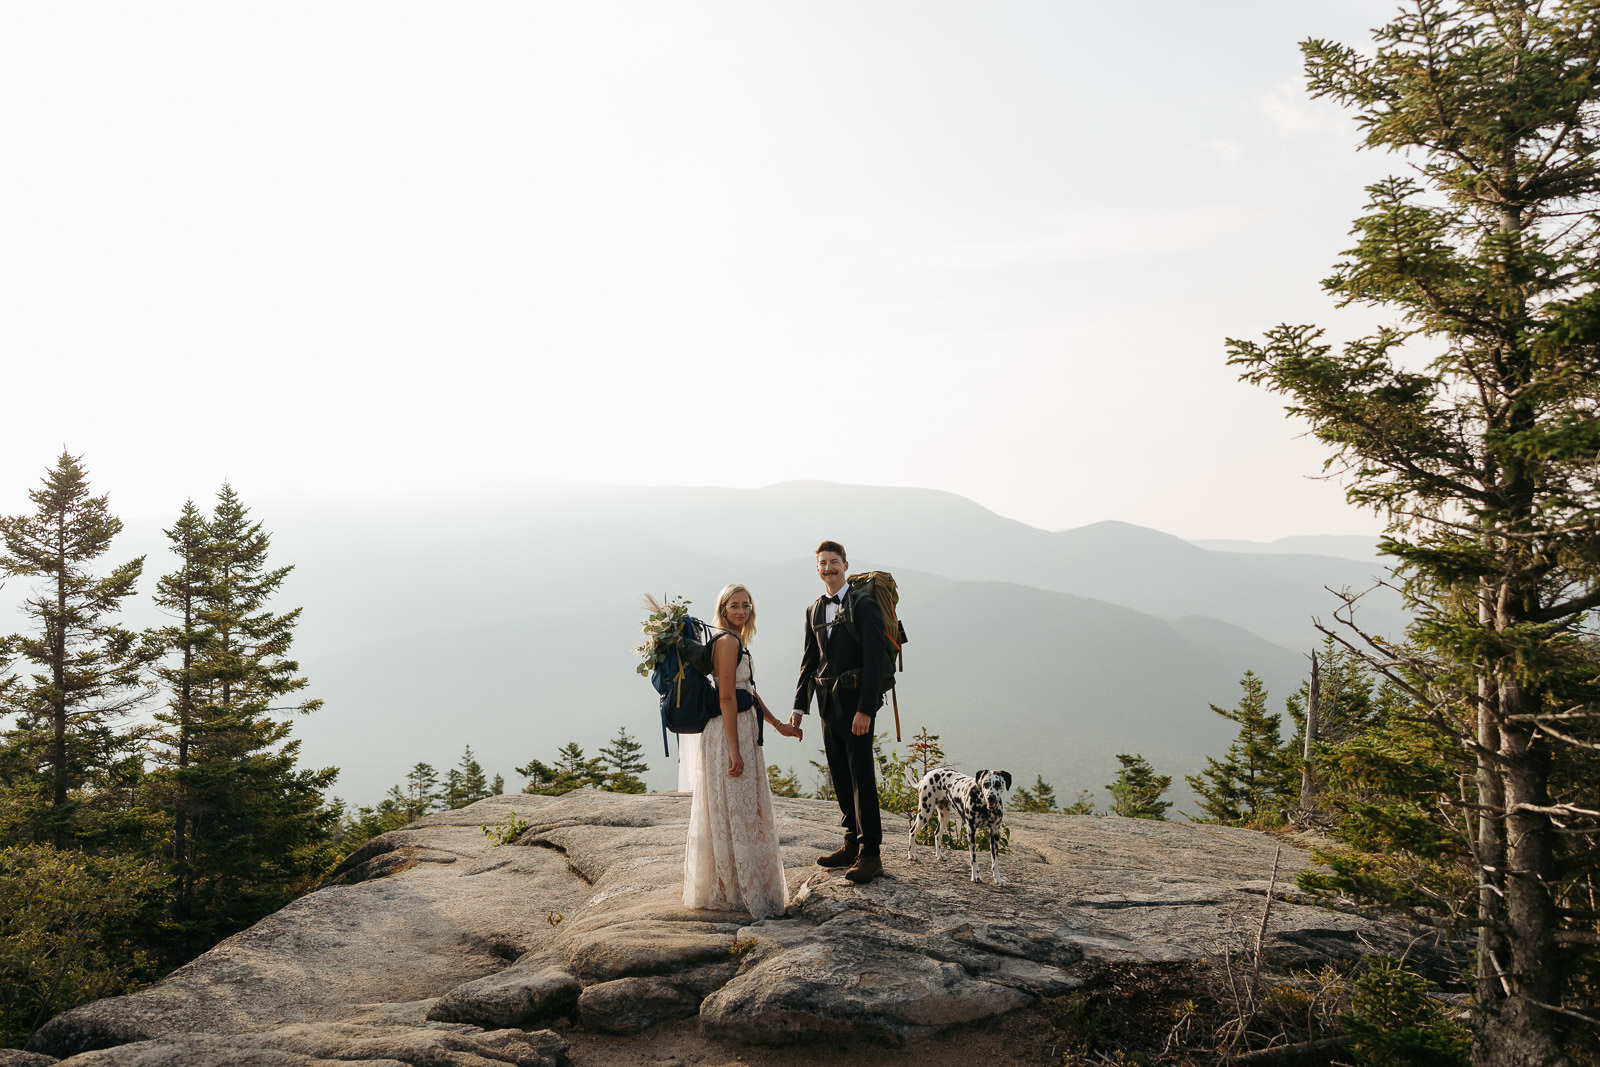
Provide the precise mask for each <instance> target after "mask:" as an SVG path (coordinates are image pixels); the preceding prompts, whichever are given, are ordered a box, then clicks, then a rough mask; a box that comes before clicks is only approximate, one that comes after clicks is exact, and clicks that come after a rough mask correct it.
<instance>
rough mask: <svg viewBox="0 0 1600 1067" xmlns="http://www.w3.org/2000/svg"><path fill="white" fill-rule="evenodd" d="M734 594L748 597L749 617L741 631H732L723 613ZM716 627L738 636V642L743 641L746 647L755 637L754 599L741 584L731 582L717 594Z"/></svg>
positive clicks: (730, 624) (731, 625)
mask: <svg viewBox="0 0 1600 1067" xmlns="http://www.w3.org/2000/svg"><path fill="white" fill-rule="evenodd" d="M736 593H743V594H744V595H745V596H748V597H750V617H749V618H748V619H746V620H745V621H744V628H743V629H742V630H736V629H734V627H733V624H732V623H730V622H729V621H728V617H727V615H725V614H724V613H723V612H724V609H726V608H727V606H728V601H730V600H732V599H733V597H734V594H736ZM716 625H717V627H718V628H719V629H723V630H727V631H728V632H729V633H734V634H738V635H739V640H741V641H743V642H744V643H745V644H747V645H748V644H749V643H750V641H751V639H752V638H754V637H755V635H756V598H755V597H754V596H752V595H751V593H750V590H749V589H748V588H746V587H745V586H744V585H743V584H742V583H740V582H731V583H729V584H728V585H725V586H723V587H722V592H720V593H718V594H717V616H716Z"/></svg>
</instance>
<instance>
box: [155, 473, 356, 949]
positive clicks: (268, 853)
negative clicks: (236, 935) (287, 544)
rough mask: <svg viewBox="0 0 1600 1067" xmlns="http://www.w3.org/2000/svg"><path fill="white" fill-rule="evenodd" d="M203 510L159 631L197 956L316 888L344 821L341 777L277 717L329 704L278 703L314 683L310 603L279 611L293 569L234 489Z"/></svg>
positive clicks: (174, 535) (188, 942) (183, 884)
mask: <svg viewBox="0 0 1600 1067" xmlns="http://www.w3.org/2000/svg"><path fill="white" fill-rule="evenodd" d="M197 518H198V513H197V512H195V510H194V509H193V508H192V507H191V508H185V509H184V512H183V513H182V514H181V515H180V516H179V520H178V523H176V524H175V525H174V527H173V530H172V531H169V535H168V536H169V539H171V540H172V542H173V550H174V552H175V553H176V554H178V555H179V557H180V564H179V568H178V570H176V571H174V572H173V573H172V574H170V575H168V576H167V579H165V580H164V581H163V583H162V586H161V591H160V596H161V597H162V599H163V601H164V606H165V607H166V608H167V610H168V611H169V612H172V613H173V615H174V625H173V626H170V627H167V628H165V629H164V630H162V631H158V634H157V635H158V636H164V638H165V648H166V649H167V651H168V654H169V657H170V658H172V660H173V662H172V663H171V665H169V666H168V668H167V669H166V677H167V681H168V687H169V691H171V692H172V693H173V697H172V699H169V702H168V710H167V712H166V713H165V714H164V720H165V724H166V725H167V727H168V729H167V730H166V731H165V732H164V733H163V734H162V735H161V736H160V737H159V738H158V741H159V743H160V745H161V753H162V756H163V759H164V762H165V763H166V764H167V765H168V767H169V772H168V773H169V775H170V781H171V786H170V795H171V796H172V797H173V798H174V802H175V805H176V806H175V810H174V813H173V817H174V825H175V826H176V824H177V821H178V819H180V818H181V819H182V821H183V824H184V826H185V832H184V834H183V835H182V846H183V848H184V851H183V852H181V853H178V854H175V855H174V864H175V873H176V874H177V875H178V876H179V877H178V881H177V882H176V883H175V886H174V899H173V909H172V911H173V917H174V919H175V921H176V923H177V925H178V926H179V929H180V930H181V931H182V933H183V935H184V941H183V948H184V951H185V952H188V951H192V950H193V949H194V948H196V947H198V946H199V945H203V944H208V943H210V941H211V940H214V939H215V938H216V937H218V936H222V935H226V934H228V933H231V932H233V931H234V930H238V929H241V928H243V927H244V926H247V925H249V924H250V923H252V922H254V921H256V920H257V919H259V918H260V917H261V916H263V915H265V914H268V913H269V912H271V911H273V910H275V909H277V908H279V907H281V906H282V905H283V904H284V903H286V902H287V901H288V900H290V899H292V898H293V896H294V895H295V894H296V893H298V892H300V891H301V890H302V889H304V888H305V887H306V886H307V885H308V884H309V882H310V880H311V879H312V878H314V877H315V876H316V875H317V874H319V873H320V872H321V870H322V869H323V868H324V867H325V866H326V863H327V860H328V858H329V856H330V852H329V849H330V848H331V846H332V838H333V835H334V833H335V829H336V825H337V815H336V813H335V811H334V810H333V809H331V808H328V807H326V806H325V805H324V804H323V791H324V790H325V789H326V788H327V787H328V786H329V785H330V784H331V783H332V781H333V779H334V777H335V776H336V775H337V773H338V772H337V771H336V770H334V769H331V768H330V769H326V770H320V771H312V770H303V769H301V768H299V767H298V766H297V762H298V758H299V748H300V742H299V741H297V740H291V739H290V737H289V735H290V732H291V729H290V725H289V722H288V721H286V720H283V719H279V718H275V717H274V714H273V713H275V712H301V713H309V712H311V711H314V710H315V709H316V708H318V707H319V706H321V701H317V700H301V701H297V702H294V703H291V704H288V705H280V704H279V703H278V702H279V701H281V700H282V699H283V698H285V697H288V696H290V695H291V694H294V693H297V692H299V691H300V690H303V689H304V688H305V687H306V685H307V682H306V680H305V679H304V678H300V677H297V674H298V672H299V665H298V664H297V663H296V662H294V661H293V660H291V659H289V658H288V652H289V648H290V645H291V643H292V641H293V635H294V626H295V623H296V622H297V621H298V619H299V616H300V610H299V609H298V608H296V609H293V610H291V611H288V612H285V613H281V614H279V613H275V612H273V611H271V610H269V607H268V605H269V602H270V600H271V598H272V597H273V595H274V594H276V593H277V592H278V590H279V588H280V587H281V585H282V584H283V581H284V579H285V578H286V577H287V576H288V574H289V573H290V571H291V569H292V568H289V567H280V568H276V569H269V568H268V566H267V552H268V548H269V546H270V538H269V537H268V535H267V534H266V533H265V532H264V531H263V530H262V526H261V523H259V522H251V521H250V518H249V511H248V509H247V508H245V506H244V505H243V503H242V502H241V501H240V499H239V497H238V495H237V494H236V493H235V492H234V490H233V488H232V487H231V486H229V485H226V484H224V485H223V487H222V489H221V491H220V492H219V494H218V499H217V505H216V508H215V509H214V511H213V513H212V516H211V518H210V519H209V520H208V521H205V522H204V523H203V524H201V523H199V522H197ZM180 612H182V614H181V615H180V614H179V613H180ZM174 705H176V706H174ZM177 843H178V840H177V835H176V834H174V844H175V845H176V844H177Z"/></svg>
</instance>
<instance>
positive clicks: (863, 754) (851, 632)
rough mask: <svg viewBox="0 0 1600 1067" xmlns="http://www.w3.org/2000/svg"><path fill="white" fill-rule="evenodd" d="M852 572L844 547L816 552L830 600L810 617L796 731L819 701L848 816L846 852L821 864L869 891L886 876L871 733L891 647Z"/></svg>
mask: <svg viewBox="0 0 1600 1067" xmlns="http://www.w3.org/2000/svg"><path fill="white" fill-rule="evenodd" d="M849 568H850V564H849V562H848V560H846V558H845V554H844V546H843V545H841V544H839V542H837V541H824V542H822V544H820V545H818V546H817V576H818V577H820V578H821V579H822V585H823V588H824V589H825V590H826V592H825V593H824V594H823V595H822V596H821V597H820V598H818V600H817V602H816V603H814V604H812V605H811V607H810V608H808V609H807V610H806V647H805V654H804V655H803V656H802V657H801V659H800V683H799V685H798V686H797V687H796V688H795V694H794V709H795V710H794V714H792V715H791V716H789V724H790V725H791V726H799V725H800V717H801V716H802V715H804V714H805V713H806V710H807V707H808V705H809V704H810V703H811V695H812V694H813V693H815V694H816V696H817V711H818V713H819V714H820V715H821V716H822V743H823V749H824V750H825V751H826V752H827V754H828V774H829V776H830V777H831V778H832V779H833V791H834V793H835V795H836V796H837V797H838V800H839V811H840V812H841V813H842V814H843V816H844V819H843V826H844V844H843V845H842V846H840V847H839V849H838V850H836V851H834V852H830V853H828V854H827V855H826V856H823V857H821V858H819V859H818V860H817V862H818V863H820V864H821V865H822V866H824V867H846V866H848V867H850V869H849V870H848V871H846V872H845V877H846V878H848V879H850V881H852V882H856V883H858V884H862V885H864V884H866V883H867V882H870V881H872V880H873V879H874V878H876V877H878V876H879V875H880V874H882V873H883V860H882V859H881V858H880V856H879V850H880V849H881V847H882V845H883V827H882V825H881V824H880V822H879V819H878V779H877V774H876V767H875V765H874V762H873V757H872V725H873V721H874V718H875V716H876V715H877V714H878V708H879V707H881V706H882V704H883V679H884V675H885V672H886V671H887V670H888V668H889V639H888V637H886V636H885V635H884V632H883V613H882V611H880V610H879V608H878V602H877V601H876V600H875V599H873V598H872V597H871V596H868V595H865V594H862V593H858V592H855V591H854V590H852V589H851V588H850V586H849V584H848V583H846V581H845V574H846V573H847V572H848V570H849ZM841 611H845V612H848V613H849V614H848V615H847V616H846V618H847V619H848V620H849V621H848V622H844V621H839V613H840V612H841Z"/></svg>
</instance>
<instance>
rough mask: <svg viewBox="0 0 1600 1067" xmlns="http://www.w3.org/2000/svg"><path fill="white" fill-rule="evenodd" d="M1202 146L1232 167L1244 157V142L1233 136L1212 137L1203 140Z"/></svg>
mask: <svg viewBox="0 0 1600 1067" xmlns="http://www.w3.org/2000/svg"><path fill="white" fill-rule="evenodd" d="M1200 147H1201V148H1202V149H1203V150H1204V151H1206V152H1209V153H1211V154H1212V155H1213V156H1216V157H1217V158H1218V159H1220V160H1222V162H1224V163H1226V164H1227V165H1228V166H1230V167H1231V166H1233V165H1234V164H1236V163H1238V162H1239V161H1240V160H1241V159H1243V158H1244V142H1243V141H1238V140H1235V139H1234V138H1232V137H1212V138H1210V139H1209V140H1205V141H1201V142H1200Z"/></svg>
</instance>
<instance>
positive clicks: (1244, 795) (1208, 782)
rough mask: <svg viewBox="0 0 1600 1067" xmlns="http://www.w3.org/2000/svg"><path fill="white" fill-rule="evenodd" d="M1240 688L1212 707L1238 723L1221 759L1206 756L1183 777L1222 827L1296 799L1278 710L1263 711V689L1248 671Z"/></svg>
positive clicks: (1268, 814) (1269, 814)
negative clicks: (1234, 697) (1229, 701)
mask: <svg viewBox="0 0 1600 1067" xmlns="http://www.w3.org/2000/svg"><path fill="white" fill-rule="evenodd" d="M1239 686H1240V688H1241V689H1243V690H1244V693H1243V695H1242V696H1240V698H1239V704H1238V706H1237V707H1233V708H1219V707H1217V706H1216V705H1215V704H1212V705H1210V707H1211V710H1212V711H1213V712H1215V713H1216V714H1218V715H1220V716H1222V717H1223V718H1224V719H1227V720H1228V721H1229V722H1235V723H1238V724H1239V735H1238V737H1236V738H1235V739H1234V742H1233V744H1231V745H1229V746H1228V752H1227V755H1225V756H1224V757H1223V758H1222V759H1221V760H1216V759H1213V758H1211V757H1210V756H1207V757H1206V765H1205V767H1204V768H1203V769H1202V770H1201V771H1200V773H1199V774H1191V775H1189V776H1188V777H1187V778H1186V779H1185V780H1186V781H1187V782H1188V783H1189V786H1190V788H1192V789H1193V790H1194V791H1195V795H1196V796H1197V797H1198V798H1199V800H1200V807H1201V808H1202V810H1204V811H1205V813H1206V815H1208V816H1209V817H1210V818H1209V821H1211V822H1218V823H1222V824H1223V825H1225V826H1239V825H1243V824H1254V823H1258V822H1261V821H1263V819H1266V820H1268V821H1275V820H1274V818H1273V817H1274V816H1275V815H1276V813H1277V812H1279V811H1280V810H1281V809H1282V808H1283V807H1284V806H1285V805H1293V804H1294V803H1296V802H1297V799H1298V797H1299V793H1300V782H1299V779H1298V777H1297V775H1296V764H1295V761H1294V758H1293V754H1292V752H1291V751H1290V750H1288V749H1286V748H1285V747H1284V746H1283V743H1282V741H1281V740H1280V738H1279V734H1278V728H1279V724H1280V723H1281V722H1282V721H1283V717H1282V716H1281V715H1273V714H1270V713H1268V711H1267V690H1266V687H1265V686H1263V685H1262V684H1261V679H1259V678H1257V677H1256V676H1255V673H1254V672H1252V671H1245V672H1244V677H1243V678H1241V679H1239Z"/></svg>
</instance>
